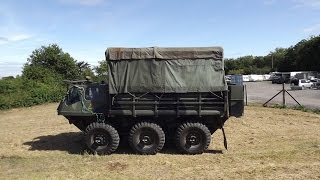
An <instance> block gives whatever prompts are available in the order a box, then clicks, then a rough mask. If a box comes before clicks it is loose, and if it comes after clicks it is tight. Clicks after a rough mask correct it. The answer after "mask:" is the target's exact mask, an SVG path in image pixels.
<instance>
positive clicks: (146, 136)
mask: <svg viewBox="0 0 320 180" xmlns="http://www.w3.org/2000/svg"><path fill="white" fill-rule="evenodd" d="M164 143H165V133H164V132H163V130H162V128H161V127H160V126H159V125H158V124H155V123H151V122H139V123H137V124H135V125H134V126H133V127H132V128H131V130H130V134H129V145H130V146H131V148H132V149H133V150H134V151H135V152H136V153H138V154H144V155H147V154H156V153H157V152H159V151H161V149H162V148H163V146H164Z"/></svg>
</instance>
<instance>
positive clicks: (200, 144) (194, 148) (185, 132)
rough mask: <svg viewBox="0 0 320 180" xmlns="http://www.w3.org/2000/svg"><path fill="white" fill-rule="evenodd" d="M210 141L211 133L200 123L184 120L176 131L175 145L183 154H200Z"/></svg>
mask: <svg viewBox="0 0 320 180" xmlns="http://www.w3.org/2000/svg"><path fill="white" fill-rule="evenodd" d="M210 142H211V133H210V131H209V129H208V128H207V126H205V125H204V124H202V123H199V122H196V123H193V122H186V123H183V124H181V125H180V126H179V127H178V129H177V133H176V146H177V148H178V149H179V150H180V151H181V152H182V153H185V154H202V153H203V152H204V151H205V150H206V149H207V148H208V147H209V144H210Z"/></svg>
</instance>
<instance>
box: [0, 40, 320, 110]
mask: <svg viewBox="0 0 320 180" xmlns="http://www.w3.org/2000/svg"><path fill="white" fill-rule="evenodd" d="M107 70H108V67H107V62H106V61H105V60H102V61H99V65H98V66H94V67H92V66H91V65H90V64H88V63H87V62H85V61H77V60H75V59H74V58H73V57H71V56H70V55H69V54H68V53H66V52H64V51H63V50H62V49H61V48H60V47H59V46H58V45H57V44H50V45H48V46H42V47H40V48H38V49H35V50H34V51H33V52H32V53H31V55H30V56H29V58H28V59H27V62H26V63H25V65H24V66H23V70H22V75H21V76H17V77H4V78H2V79H1V80H0V109H10V108H15V107H26V106H33V105H37V104H43V103H47V102H58V101H60V100H61V99H62V98H63V96H64V94H65V90H66V88H65V84H64V83H63V80H77V79H78V80H80V79H85V77H86V76H90V77H91V78H92V80H93V81H101V80H106V79H107V78H108V76H107ZM225 71H226V74H265V73H269V72H271V71H283V72H286V71H318V72H319V71H320V36H314V37H310V38H309V39H304V40H301V41H300V42H299V43H297V44H296V45H294V46H291V47H289V48H276V49H275V50H274V51H272V52H270V53H269V54H268V55H266V56H243V57H239V58H235V59H232V58H231V59H226V61H225Z"/></svg>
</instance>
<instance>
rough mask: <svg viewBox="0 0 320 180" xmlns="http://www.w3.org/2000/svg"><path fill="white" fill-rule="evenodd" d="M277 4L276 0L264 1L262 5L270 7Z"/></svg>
mask: <svg viewBox="0 0 320 180" xmlns="http://www.w3.org/2000/svg"><path fill="white" fill-rule="evenodd" d="M276 2H277V0H264V1H263V4H265V5H272V4H275V3H276Z"/></svg>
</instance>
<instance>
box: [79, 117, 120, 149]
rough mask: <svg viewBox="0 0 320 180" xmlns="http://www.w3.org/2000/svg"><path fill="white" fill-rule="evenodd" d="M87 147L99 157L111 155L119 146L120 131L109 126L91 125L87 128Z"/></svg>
mask: <svg viewBox="0 0 320 180" xmlns="http://www.w3.org/2000/svg"><path fill="white" fill-rule="evenodd" d="M85 141H86V145H87V147H88V149H89V150H90V151H91V152H92V153H94V154H98V155H103V154H111V153H113V152H114V151H116V150H117V148H118V146H119V141H120V138H119V134H118V131H117V130H116V129H115V128H114V127H112V126H111V125H109V124H104V123H91V124H90V125H89V126H88V127H87V128H86V137H85Z"/></svg>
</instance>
